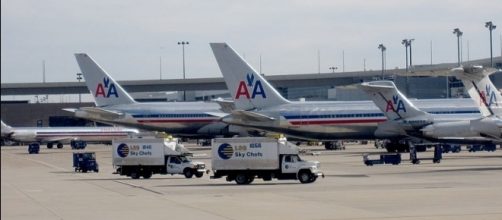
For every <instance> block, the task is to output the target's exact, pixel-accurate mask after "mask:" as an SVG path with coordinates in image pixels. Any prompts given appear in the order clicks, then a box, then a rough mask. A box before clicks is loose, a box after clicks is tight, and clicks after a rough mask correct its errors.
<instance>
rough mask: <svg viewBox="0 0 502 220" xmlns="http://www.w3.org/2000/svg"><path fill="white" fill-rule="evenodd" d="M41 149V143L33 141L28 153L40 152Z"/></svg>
mask: <svg viewBox="0 0 502 220" xmlns="http://www.w3.org/2000/svg"><path fill="white" fill-rule="evenodd" d="M39 151H40V144H39V143H31V144H29V145H28V153H29V154H38V152H39Z"/></svg>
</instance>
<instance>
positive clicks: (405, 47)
mask: <svg viewBox="0 0 502 220" xmlns="http://www.w3.org/2000/svg"><path fill="white" fill-rule="evenodd" d="M401 44H402V45H404V49H405V51H406V72H408V46H409V43H408V39H403V41H401Z"/></svg>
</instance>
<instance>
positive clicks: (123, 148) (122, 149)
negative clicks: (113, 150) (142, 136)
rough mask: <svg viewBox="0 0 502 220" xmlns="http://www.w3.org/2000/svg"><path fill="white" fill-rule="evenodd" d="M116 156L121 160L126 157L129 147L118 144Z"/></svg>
mask: <svg viewBox="0 0 502 220" xmlns="http://www.w3.org/2000/svg"><path fill="white" fill-rule="evenodd" d="M117 154H118V155H119V157H122V158H124V157H127V155H129V146H127V144H125V143H122V144H120V145H119V146H118V147H117Z"/></svg>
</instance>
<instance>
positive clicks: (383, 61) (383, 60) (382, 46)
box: [378, 44, 387, 80]
mask: <svg viewBox="0 0 502 220" xmlns="http://www.w3.org/2000/svg"><path fill="white" fill-rule="evenodd" d="M378 49H380V50H381V51H382V80H383V74H384V71H385V59H384V54H385V51H386V50H387V48H386V47H385V46H384V45H383V44H379V45H378Z"/></svg>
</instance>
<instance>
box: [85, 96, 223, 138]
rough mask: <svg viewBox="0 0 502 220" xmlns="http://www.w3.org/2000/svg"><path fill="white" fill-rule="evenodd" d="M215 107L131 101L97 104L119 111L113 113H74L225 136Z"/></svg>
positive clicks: (169, 130)
mask: <svg viewBox="0 0 502 220" xmlns="http://www.w3.org/2000/svg"><path fill="white" fill-rule="evenodd" d="M219 108H220V106H219V105H218V104H216V103H207V102H177V103H173V104H172V105H171V104H170V103H165V102H164V103H133V104H121V105H120V104H119V105H113V106H110V107H100V109H104V110H107V111H110V112H116V113H120V114H116V115H114V114H108V115H107V114H99V113H93V112H88V111H79V110H77V111H76V116H77V117H81V118H86V119H91V120H95V121H99V122H104V123H108V124H117V125H124V126H129V127H136V128H142V129H147V130H156V131H165V132H167V133H171V134H176V135H180V136H214V135H228V134H229V131H228V125H227V124H225V123H223V122H221V121H220V118H221V117H223V116H225V115H227V114H226V113H223V112H222V111H221V110H220V109H219Z"/></svg>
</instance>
